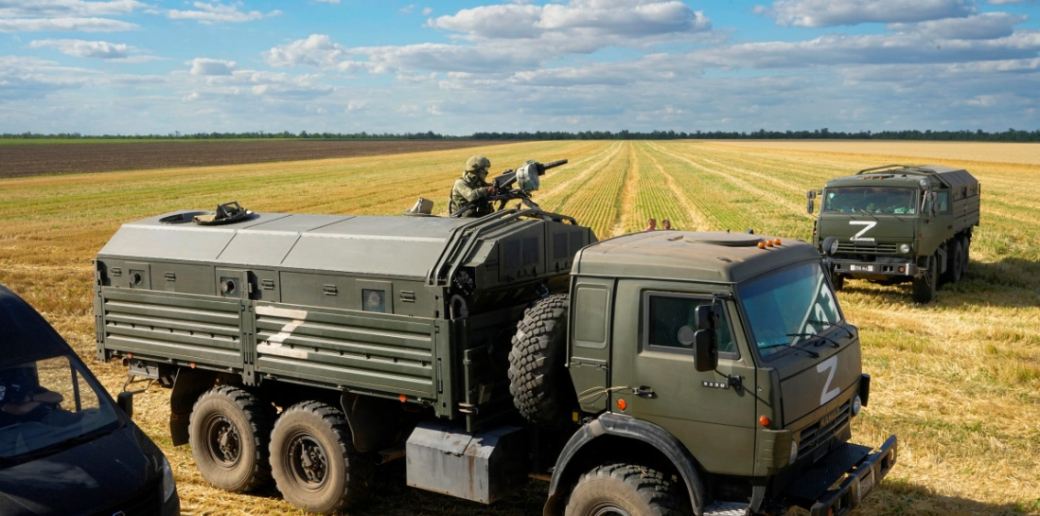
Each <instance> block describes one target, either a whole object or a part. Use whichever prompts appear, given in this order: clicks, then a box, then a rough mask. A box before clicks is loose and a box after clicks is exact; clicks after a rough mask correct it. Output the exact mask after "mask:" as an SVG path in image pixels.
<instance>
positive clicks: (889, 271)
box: [831, 257, 918, 278]
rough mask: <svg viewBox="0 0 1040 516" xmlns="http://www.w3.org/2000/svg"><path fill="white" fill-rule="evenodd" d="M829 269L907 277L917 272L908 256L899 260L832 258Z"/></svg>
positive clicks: (851, 273) (838, 271) (847, 273)
mask: <svg viewBox="0 0 1040 516" xmlns="http://www.w3.org/2000/svg"><path fill="white" fill-rule="evenodd" d="M831 270H833V271H834V272H835V273H836V274H841V275H846V276H889V277H891V276H895V277H907V278H912V277H914V276H916V275H917V272H918V268H917V265H916V264H914V262H913V260H911V259H909V257H907V259H906V260H900V261H888V260H886V261H875V262H867V261H861V260H847V259H841V258H832V259H831Z"/></svg>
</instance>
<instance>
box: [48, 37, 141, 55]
mask: <svg viewBox="0 0 1040 516" xmlns="http://www.w3.org/2000/svg"><path fill="white" fill-rule="evenodd" d="M29 46H30V47H32V48H53V49H55V50H57V51H58V52H61V53H62V54H65V55H69V56H73V57H90V58H97V59H126V58H127V57H128V54H127V53H128V51H129V50H130V47H129V46H128V45H126V44H125V43H109V42H107V41H85V40H82V39H43V40H35V41H32V42H31V43H29Z"/></svg>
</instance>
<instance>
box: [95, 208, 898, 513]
mask: <svg viewBox="0 0 1040 516" xmlns="http://www.w3.org/2000/svg"><path fill="white" fill-rule="evenodd" d="M95 264H96V274H97V276H96V280H97V285H96V289H95V291H96V298H95V305H94V306H95V316H96V323H97V345H98V356H99V358H100V359H102V360H110V359H113V358H117V357H118V358H122V360H123V361H124V362H125V363H126V365H127V366H128V368H129V372H130V374H131V375H134V376H136V377H138V378H139V379H150V380H151V381H155V382H158V383H159V384H160V385H162V386H165V387H169V388H172V393H171V399H170V404H171V407H170V408H171V415H170V431H171V435H172V440H173V443H174V444H175V445H182V444H187V443H190V444H191V447H192V455H193V457H194V459H195V463H196V467H197V468H198V469H199V471H200V473H201V474H202V476H203V477H204V478H205V479H206V480H207V481H208V482H210V483H211V484H213V485H214V486H217V487H220V488H223V489H228V490H231V491H248V490H251V489H253V488H256V487H258V486H260V485H263V484H264V483H265V482H267V481H269V480H270V479H271V478H272V477H273V480H274V481H275V483H276V485H277V488H278V489H279V491H280V492H281V493H282V495H283V496H284V498H285V499H286V500H288V501H289V502H291V503H293V504H294V505H296V506H298V507H300V508H302V509H305V510H307V511H313V512H319V513H332V512H336V511H339V510H342V509H345V508H347V507H348V506H350V505H351V504H352V503H354V502H356V501H357V500H359V499H360V498H361V497H362V496H363V495H364V494H365V492H366V491H367V490H368V482H369V481H370V479H371V478H372V477H371V475H372V472H373V470H374V468H375V467H376V466H377V465H378V464H381V463H385V462H387V461H391V460H394V459H404V460H405V461H406V471H407V480H406V482H407V483H408V485H411V486H414V487H418V488H421V489H426V490H430V491H435V492H440V493H445V494H448V495H453V496H457V497H460V498H464V499H467V500H472V501H475V502H481V503H492V502H494V501H496V500H498V499H501V498H502V497H504V496H507V495H509V494H510V493H511V492H513V491H514V490H515V488H517V487H518V486H520V485H521V484H523V483H525V482H527V481H528V479H529V478H530V477H535V478H541V479H545V480H548V481H549V482H550V487H549V498H548V500H547V502H546V504H545V508H544V514H546V515H563V514H566V515H582V516H586V515H589V516H590V515H607V514H628V515H647V516H648V515H650V514H684V515H690V514H695V515H698V516H700V515H705V514H708V515H725V514H782V513H784V512H785V511H786V510H787V509H788V508H789V507H792V506H801V507H805V508H809V509H810V510H811V511H812V513H813V514H814V515H817V514H818V515H829V514H839V515H840V514H845V513H846V512H848V511H849V510H850V509H851V508H852V507H853V506H855V505H856V504H858V503H859V501H860V500H861V499H862V497H863V496H864V495H866V494H867V493H868V492H870V491H871V490H872V489H873V488H874V487H876V485H877V484H878V483H879V482H880V481H881V480H882V478H883V477H884V476H885V475H886V474H887V473H888V472H889V470H890V469H891V468H892V467H893V465H894V464H895V462H896V448H897V444H896V437H895V436H892V437H890V438H889V439H888V440H887V441H886V442H885V443H883V444H882V445H881V446H880V447H879V448H877V449H875V448H874V447H871V446H861V445H857V444H852V443H850V442H849V440H850V437H851V420H852V418H853V417H854V416H856V415H857V414H858V413H859V412H860V410H861V408H862V407H863V406H864V405H866V404H867V402H868V399H869V394H870V376H869V375H866V374H863V373H862V371H861V357H860V353H861V351H860V343H859V339H858V332H857V329H856V328H855V327H854V326H852V325H850V324H849V323H848V322H847V321H846V320H845V318H844V316H843V314H842V312H841V309H840V308H839V306H838V302H837V299H836V297H835V296H834V293H833V291H832V289H831V286H830V283H829V281H828V280H827V274H826V269H825V267H824V266H823V261H822V260H821V256H820V254H819V252H818V251H817V250H816V249H815V248H814V247H813V246H812V245H810V244H808V243H805V242H801V241H794V240H790V241H787V240H785V241H781V240H780V239H777V238H772V237H762V236H757V235H751V234H744V233H740V234H729V233H684V232H676V231H660V232H647V233H638V234H632V235H626V236H622V237H618V238H613V239H610V240H606V241H601V242H597V240H596V237H595V235H594V234H593V233H592V231H591V230H590V229H588V228H586V227H583V226H580V225H578V224H577V223H576V222H575V221H574V220H573V219H571V218H569V217H566V216H563V215H557V214H552V213H547V212H544V211H542V210H540V209H538V208H537V207H534V208H524V209H520V208H515V209H502V210H499V211H496V212H494V213H491V214H490V215H487V216H484V217H482V218H479V219H457V218H442V217H433V216H412V217H405V216H400V217H362V216H349V215H344V216H333V215H293V214H276V213H259V214H258V213H251V212H248V211H245V210H241V209H239V208H238V207H237V206H232V207H230V208H228V209H225V208H224V207H222V208H221V209H220V210H218V212H217V213H216V214H213V213H203V212H191V211H178V212H174V213H169V214H164V215H160V216H156V217H153V218H149V219H145V220H141V221H138V222H132V223H128V224H124V225H123V226H122V227H121V228H120V229H119V231H118V232H117V233H116V234H115V235H114V236H113V237H112V239H111V240H110V241H109V242H108V243H107V244H106V245H105V246H104V248H103V249H102V250H101V251H100V252H99V254H98V257H97V260H96V261H95Z"/></svg>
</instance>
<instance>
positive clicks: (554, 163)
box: [538, 159, 567, 176]
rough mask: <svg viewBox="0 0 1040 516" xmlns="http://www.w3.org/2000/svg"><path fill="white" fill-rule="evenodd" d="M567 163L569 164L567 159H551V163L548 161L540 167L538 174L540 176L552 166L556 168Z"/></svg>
mask: <svg viewBox="0 0 1040 516" xmlns="http://www.w3.org/2000/svg"><path fill="white" fill-rule="evenodd" d="M566 164H567V160H566V159H558V160H556V161H550V162H549V163H546V164H544V165H542V166H540V167H538V175H540V176H542V175H545V171H546V170H549V169H550V168H556V167H558V166H560V165H566Z"/></svg>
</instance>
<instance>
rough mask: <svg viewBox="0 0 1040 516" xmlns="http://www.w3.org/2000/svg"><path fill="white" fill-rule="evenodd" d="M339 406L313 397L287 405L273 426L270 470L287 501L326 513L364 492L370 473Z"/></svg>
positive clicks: (352, 500)
mask: <svg viewBox="0 0 1040 516" xmlns="http://www.w3.org/2000/svg"><path fill="white" fill-rule="evenodd" d="M371 466H372V464H371V462H369V461H367V460H366V459H365V458H364V457H361V456H360V455H359V454H358V452H357V450H356V449H355V448H354V444H353V442H352V441H351V438H350V429H349V427H348V426H347V420H346V418H344V416H343V413H342V412H340V411H339V410H337V409H335V408H333V407H331V406H329V405H326V404H324V403H321V402H317V401H305V402H302V403H298V404H296V405H293V406H292V407H289V408H288V409H286V410H285V411H284V412H282V415H281V416H279V417H278V421H277V422H275V424H274V430H272V431H271V474H272V475H273V476H274V480H275V483H276V484H277V485H278V491H280V492H281V493H282V496H283V497H284V498H285V500H286V501H288V502H289V503H291V504H293V505H295V506H296V507H299V508H301V509H304V510H307V511H310V512H317V513H321V514H330V513H333V512H336V511H340V510H343V509H346V508H347V507H348V506H350V504H352V503H353V502H355V501H357V500H358V499H360V498H361V496H362V495H363V494H364V492H365V489H366V488H367V487H368V483H369V481H370V480H371V477H372V474H373V472H374V471H373V468H372V467H371Z"/></svg>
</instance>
